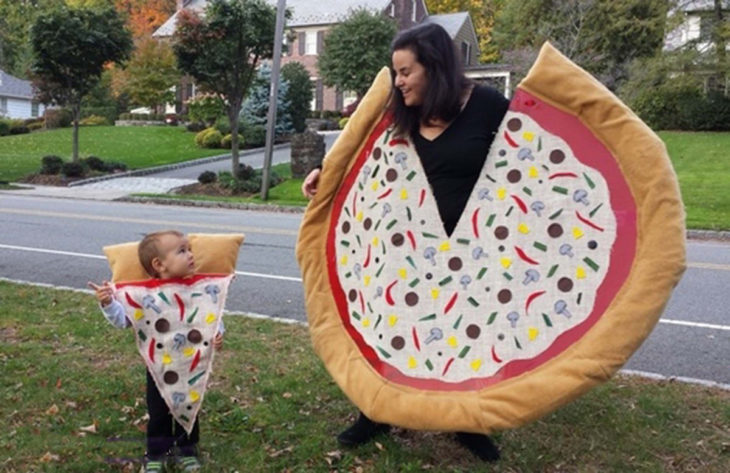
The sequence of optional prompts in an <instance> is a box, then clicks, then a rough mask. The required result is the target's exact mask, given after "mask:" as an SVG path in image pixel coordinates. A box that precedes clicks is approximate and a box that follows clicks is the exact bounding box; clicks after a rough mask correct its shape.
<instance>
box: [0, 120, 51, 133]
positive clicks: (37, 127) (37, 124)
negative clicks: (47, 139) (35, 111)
mask: <svg viewBox="0 0 730 473" xmlns="http://www.w3.org/2000/svg"><path fill="white" fill-rule="evenodd" d="M42 128H43V122H42V121H40V122H33V123H28V129H29V130H30V131H36V130H40V129H42ZM0 136H2V132H1V131H0Z"/></svg>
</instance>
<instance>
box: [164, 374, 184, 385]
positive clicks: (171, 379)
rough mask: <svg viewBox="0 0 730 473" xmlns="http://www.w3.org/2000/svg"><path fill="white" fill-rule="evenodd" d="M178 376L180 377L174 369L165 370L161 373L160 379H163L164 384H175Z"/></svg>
mask: <svg viewBox="0 0 730 473" xmlns="http://www.w3.org/2000/svg"><path fill="white" fill-rule="evenodd" d="M179 378H180V377H179V376H178V375H177V373H175V372H174V371H165V374H164V375H162V379H164V380H165V383H166V384H175V383H177V380H178V379H179Z"/></svg>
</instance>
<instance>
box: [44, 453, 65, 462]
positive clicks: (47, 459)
mask: <svg viewBox="0 0 730 473" xmlns="http://www.w3.org/2000/svg"><path fill="white" fill-rule="evenodd" d="M60 459H61V457H59V456H58V455H55V454H53V453H51V452H46V454H45V455H43V456H42V457H41V463H50V462H57V461H58V460H60Z"/></svg>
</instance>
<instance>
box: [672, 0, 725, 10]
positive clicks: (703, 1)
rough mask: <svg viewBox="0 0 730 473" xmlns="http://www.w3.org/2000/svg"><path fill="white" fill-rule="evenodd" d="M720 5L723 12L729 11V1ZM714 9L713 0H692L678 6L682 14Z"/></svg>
mask: <svg viewBox="0 0 730 473" xmlns="http://www.w3.org/2000/svg"><path fill="white" fill-rule="evenodd" d="M721 5H722V8H723V10H727V9H730V0H722V2H721ZM714 9H715V1H714V0H692V1H688V2H686V3H684V4H681V5H680V6H679V10H681V11H683V12H701V11H712V10H714Z"/></svg>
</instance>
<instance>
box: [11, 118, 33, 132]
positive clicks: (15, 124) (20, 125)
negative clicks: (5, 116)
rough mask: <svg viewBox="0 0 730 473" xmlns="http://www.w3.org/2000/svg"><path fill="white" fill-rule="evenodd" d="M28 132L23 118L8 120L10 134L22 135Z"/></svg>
mask: <svg viewBox="0 0 730 473" xmlns="http://www.w3.org/2000/svg"><path fill="white" fill-rule="evenodd" d="M26 133H30V129H29V128H28V126H27V125H26V124H25V122H24V121H23V120H10V134H11V135H24V134H26Z"/></svg>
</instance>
